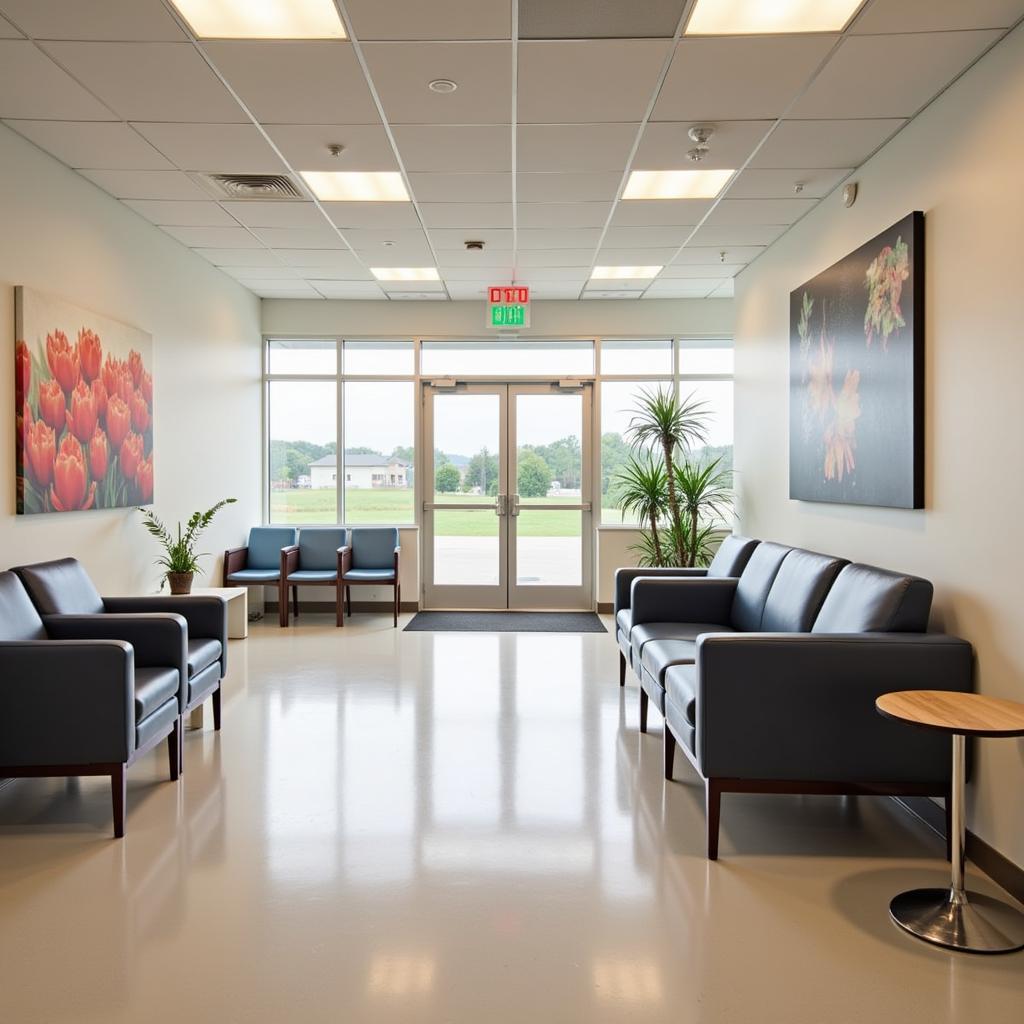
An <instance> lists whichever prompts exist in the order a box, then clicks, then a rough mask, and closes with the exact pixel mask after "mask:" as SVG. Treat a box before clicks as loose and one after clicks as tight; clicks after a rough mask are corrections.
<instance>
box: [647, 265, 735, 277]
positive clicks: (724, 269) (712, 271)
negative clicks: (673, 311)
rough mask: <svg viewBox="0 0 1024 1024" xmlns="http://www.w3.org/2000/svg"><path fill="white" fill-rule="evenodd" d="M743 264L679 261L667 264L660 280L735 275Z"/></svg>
mask: <svg viewBox="0 0 1024 1024" xmlns="http://www.w3.org/2000/svg"><path fill="white" fill-rule="evenodd" d="M742 269H743V266H741V265H739V264H728V263H718V262H715V263H677V264H672V265H669V266H667V267H666V268H665V269H664V270H663V271H662V272H661V274H660V275H659V277H658V280H659V281H664V280H686V279H687V278H690V279H693V278H696V279H697V280H709V279H711V278H723V277H735V276H736V275H737V274H738V273H739V272H740V271H741V270H742Z"/></svg>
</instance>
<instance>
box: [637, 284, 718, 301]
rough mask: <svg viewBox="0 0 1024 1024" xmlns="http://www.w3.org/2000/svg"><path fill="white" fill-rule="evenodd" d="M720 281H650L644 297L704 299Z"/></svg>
mask: <svg viewBox="0 0 1024 1024" xmlns="http://www.w3.org/2000/svg"><path fill="white" fill-rule="evenodd" d="M720 284H721V281H718V280H708V281H660V280H659V281H652V282H651V286H650V288H648V289H647V292H646V293H645V295H644V298H647V299H704V298H707V296H708V295H709V294H710V293H711V292H713V291H714V290H715V289H716V288H717V287H718V286H719V285H720Z"/></svg>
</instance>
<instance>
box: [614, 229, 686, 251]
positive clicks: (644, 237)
mask: <svg viewBox="0 0 1024 1024" xmlns="http://www.w3.org/2000/svg"><path fill="white" fill-rule="evenodd" d="M692 230H693V227H692V226H689V227H688V226H685V225H684V226H669V227H654V226H646V227H629V228H609V229H608V232H607V234H606V235H605V236H604V244H605V246H606V247H607V248H610V249H611V248H623V249H625V248H634V249H645V248H647V247H648V246H672V245H674V246H680V245H682V244H683V242H685V241H686V236H687V235H689V234H690V232H691V231H692Z"/></svg>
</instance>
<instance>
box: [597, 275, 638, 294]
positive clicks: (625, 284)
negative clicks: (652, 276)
mask: <svg viewBox="0 0 1024 1024" xmlns="http://www.w3.org/2000/svg"><path fill="white" fill-rule="evenodd" d="M647 284H648V281H647V279H646V278H642V277H633V278H620V279H618V280H607V279H598V280H593V281H591V280H588V281H587V282H586V287H587V291H588V292H635V291H638V290H642V289H644V288H646V287H647Z"/></svg>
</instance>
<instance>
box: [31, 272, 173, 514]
mask: <svg viewBox="0 0 1024 1024" xmlns="http://www.w3.org/2000/svg"><path fill="white" fill-rule="evenodd" d="M15 321H16V323H15V346H14V362H15V377H14V380H15V403H16V413H15V416H16V425H15V438H16V473H17V510H18V513H19V514H21V515H24V514H32V513H38V512H78V511H85V510H87V509H94V508H120V507H126V506H134V505H148V504H149V503H150V502H152V500H153V338H152V336H151V335H149V334H147V333H146V332H145V331H141V330H139V329H138V328H135V327H129V326H127V325H125V324H120V323H117V322H116V321H114V320H108V319H107V318H106V317H102V316H99V315H98V314H96V313H91V312H89V311H88V310H84V309H81V308H79V307H78V306H75V305H72V304H71V303H69V302H65V301H64V300H62V299H58V298H55V297H53V296H49V295H44V294H43V293H41V292H37V291H35V290H34V289H32V288H22V287H19V288H17V289H16V290H15Z"/></svg>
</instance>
